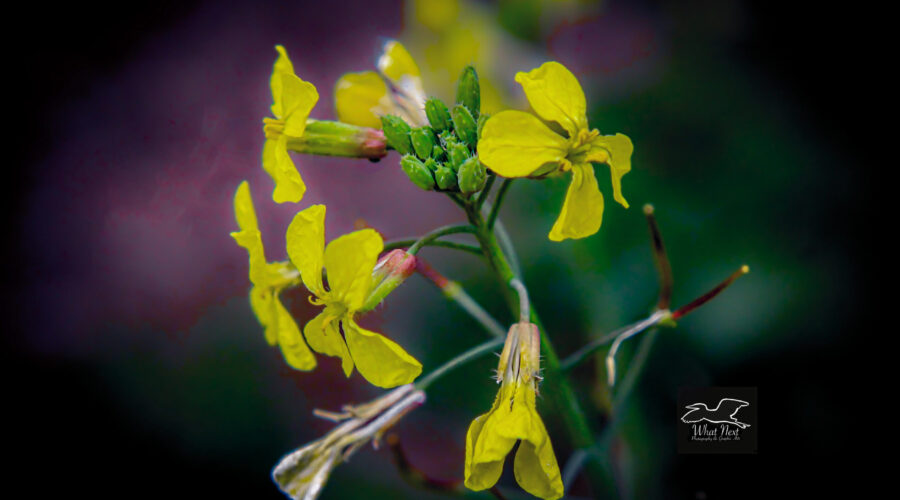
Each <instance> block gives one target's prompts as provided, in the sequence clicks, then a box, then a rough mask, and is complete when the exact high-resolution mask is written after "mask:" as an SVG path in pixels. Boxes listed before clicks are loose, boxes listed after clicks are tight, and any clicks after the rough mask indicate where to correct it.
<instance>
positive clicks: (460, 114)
mask: <svg viewBox="0 0 900 500" xmlns="http://www.w3.org/2000/svg"><path fill="white" fill-rule="evenodd" d="M450 116H452V117H453V128H454V129H455V130H456V135H457V136H459V138H460V139H462V141H463V142H464V143H466V145H467V146H469V147H470V148H474V147H475V145H476V144H478V125H477V124H476V123H475V119H474V118H472V113H470V112H469V110H468V109H466V107H465V106H463V105H462V104H457V105H456V106H453V111H451V112H450ZM388 140H390V136H389V137H388Z"/></svg>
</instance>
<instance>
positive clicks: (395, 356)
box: [341, 317, 422, 389]
mask: <svg viewBox="0 0 900 500" xmlns="http://www.w3.org/2000/svg"><path fill="white" fill-rule="evenodd" d="M341 325H342V326H343V328H344V337H345V338H346V339H347V347H348V348H350V354H351V355H352V356H353V361H354V362H355V363H356V369H357V370H359V373H360V374H361V375H362V376H363V377H365V379H366V380H368V381H369V382H370V383H371V384H372V385H376V386H378V387H382V388H385V389H390V388H391V387H397V386H398V385H403V384H408V383H410V382H412V381H413V380H415V379H416V377H418V376H419V374H420V373H422V364H421V363H419V362H418V361H416V359H415V358H414V357H412V356H410V355H409V354H408V353H407V352H406V351H404V350H403V348H402V347H400V346H399V345H397V343H396V342H394V341H392V340H390V339H388V338H386V337H384V336H383V335H381V334H378V333H375V332H370V331H368V330H366V329H364V328H362V327H360V326H359V325H357V324H356V322H355V321H353V319H352V318H348V317H345V318H344V319H343V320H342V321H341Z"/></svg>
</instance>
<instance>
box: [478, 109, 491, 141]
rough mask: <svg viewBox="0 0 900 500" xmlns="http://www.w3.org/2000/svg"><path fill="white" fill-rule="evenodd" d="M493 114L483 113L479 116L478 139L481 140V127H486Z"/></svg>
mask: <svg viewBox="0 0 900 500" xmlns="http://www.w3.org/2000/svg"><path fill="white" fill-rule="evenodd" d="M490 117H491V115H481V116H479V117H478V139H479V140H481V129H483V128H484V124H485V123H486V122H487V121H488V118H490Z"/></svg>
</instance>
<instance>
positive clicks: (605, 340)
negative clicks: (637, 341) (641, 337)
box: [560, 311, 666, 372]
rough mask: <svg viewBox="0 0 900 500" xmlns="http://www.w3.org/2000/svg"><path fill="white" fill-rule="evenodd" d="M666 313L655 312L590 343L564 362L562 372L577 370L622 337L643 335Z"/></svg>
mask: <svg viewBox="0 0 900 500" xmlns="http://www.w3.org/2000/svg"><path fill="white" fill-rule="evenodd" d="M665 313H666V311H655V312H654V313H653V314H651V315H650V316H648V317H647V318H644V319H642V320H640V321H637V322H635V323H632V324H630V325H627V326H623V327H622V328H619V329H618V330H615V331H613V332H611V333H608V334H606V335H604V336H602V337H600V338H599V339H597V340H594V341H592V342H590V343H588V344H587V345H585V346H584V347H582V348H581V349H578V350H577V351H575V352H574V353H573V354H572V355H571V356H569V357H567V358H566V359H564V360H563V361H562V364H561V366H560V367H561V368H562V370H563V371H564V372H568V371H569V370H571V369H572V368H575V367H576V366H578V365H579V364H580V363H582V362H583V361H585V360H587V359H590V356H591V354H594V353H595V352H597V351H598V350H600V348H601V347H603V346H605V345H606V344H609V343H611V342H613V341H615V340H616V339H618V338H620V337H621V338H622V339H628V338H630V337H633V336H635V335H637V334H638V333H641V332H642V331H644V330H646V329H647V328H650V327H651V326H654V325H656V324H657V323H659V322H660V321H661V320H662V318H663V317H665Z"/></svg>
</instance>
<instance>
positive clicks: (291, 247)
mask: <svg viewBox="0 0 900 500" xmlns="http://www.w3.org/2000/svg"><path fill="white" fill-rule="evenodd" d="M383 248H384V243H383V241H382V239H381V236H380V235H379V234H378V233H377V232H375V231H374V230H372V229H362V230H360V231H354V232H352V233H350V234H346V235H343V236H341V237H339V238H337V239H334V240H332V241H331V242H330V243H329V244H328V246H327V247H325V206H324V205H313V206H311V207H309V208H307V209H306V210H303V211H302V212H300V213H298V214H297V215H296V216H294V220H293V221H292V222H291V224H290V226H288V231H287V252H288V256H289V257H290V259H291V262H293V264H294V266H296V268H297V269H298V270H299V271H300V277H301V279H302V280H303V283H304V285H306V288H307V289H308V290H309V291H310V292H312V293H313V295H314V297H310V301H311V302H312V303H313V304H315V305H322V306H325V309H324V310H323V311H322V312H321V313H320V314H319V315H318V316H316V317H315V318H313V319H312V320H310V321H309V322H308V323H307V324H306V326H305V327H304V328H303V334H304V336H305V337H306V341H307V342H308V343H309V346H310V347H312V348H313V350H315V351H316V352H320V353H322V354H327V355H329V356H336V357H339V358H341V361H342V367H343V369H344V373H345V375H347V376H348V377H349V376H350V374H351V373H352V372H353V367H354V365H355V366H356V368H357V369H358V370H359V373H360V374H362V376H363V377H365V378H366V380H368V381H369V382H370V383H372V384H374V385H377V386H378V387H384V388H390V387H396V386H398V385H402V384H408V383H410V382H412V381H413V380H415V378H416V377H417V376H419V374H420V373H421V372H422V365H421V363H419V362H418V361H416V359H415V358H413V357H412V356H410V355H409V354H408V353H407V352H406V351H404V350H403V348H402V347H400V346H399V345H397V344H396V343H395V342H393V341H391V340H390V339H388V338H386V337H384V336H382V335H381V334H378V333H375V332H371V331H369V330H366V329H365V328H362V327H361V326H359V325H358V324H357V323H356V320H355V315H356V313H357V312H360V311H361V310H364V309H363V308H364V306H365V305H366V302H367V299H368V297H369V295H370V293H371V292H372V291H373V287H374V285H375V283H374V280H373V273H372V271H373V269H374V268H375V263H376V259H377V257H378V254H379V253H381V251H382V249H383ZM323 269H324V270H325V273H327V274H326V277H325V280H323ZM326 283H327V286H326Z"/></svg>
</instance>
